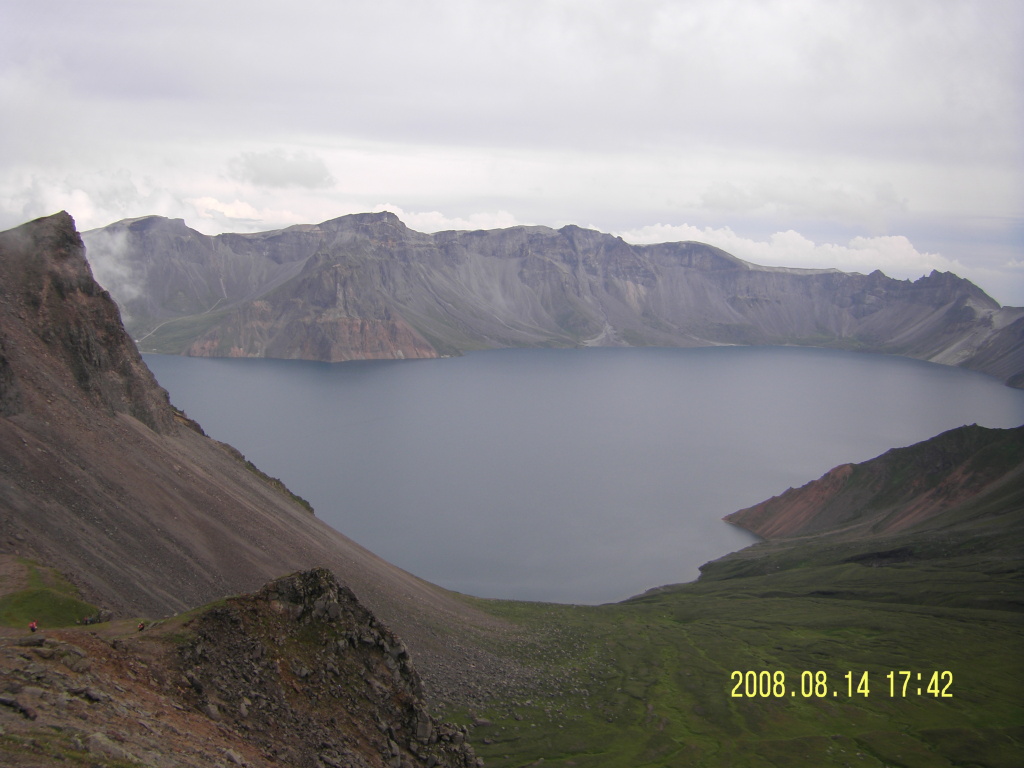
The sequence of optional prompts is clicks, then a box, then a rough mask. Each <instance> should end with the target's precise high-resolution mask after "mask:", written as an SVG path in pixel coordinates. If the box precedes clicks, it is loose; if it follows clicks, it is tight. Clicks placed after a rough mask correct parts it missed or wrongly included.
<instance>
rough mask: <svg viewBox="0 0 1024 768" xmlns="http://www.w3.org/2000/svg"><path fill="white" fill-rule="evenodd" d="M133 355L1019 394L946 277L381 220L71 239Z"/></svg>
mask: <svg viewBox="0 0 1024 768" xmlns="http://www.w3.org/2000/svg"><path fill="white" fill-rule="evenodd" d="M85 239H86V242H87V244H88V246H89V250H90V259H91V260H92V261H93V263H94V264H96V265H98V269H99V270H100V276H101V279H102V281H103V282H104V283H105V284H106V285H107V286H108V287H109V288H110V290H111V292H112V294H113V295H114V296H115V298H116V299H117V301H118V303H119V304H120V306H121V307H122V310H123V312H124V314H125V317H126V322H127V324H128V327H129V329H130V330H131V332H132V334H133V336H134V337H135V338H136V339H137V340H138V342H139V345H140V347H141V348H142V349H143V350H149V351H156V352H166V353H185V354H189V355H199V356H238V357H276V358H298V359H308V360H323V361H331V362H334V361H342V360H351V359H371V358H412V357H436V356H439V355H451V354H459V353H461V352H465V351H469V350H474V349H486V348H497V347H516V346H555V347H564V346H575V345H593V346H613V345H659V346H707V345H716V344H758V345H761V344H797V345H809V346H824V347H840V348H849V349H860V350H866V351H874V352H886V353H894V354H901V355H908V356H911V357H916V358H920V359H923V360H930V361H933V362H939V363H945V364H950V365H961V366H965V367H969V368H975V369H978V370H982V371H985V372H987V373H990V374H991V375H994V376H997V377H998V378H1000V379H1001V380H1003V381H1006V382H1008V383H1010V384H1012V385H1015V386H1020V385H1024V308H1018V307H1000V306H999V304H998V303H997V302H995V301H994V300H993V299H991V298H990V297H989V296H987V295H986V294H985V293H984V292H983V291H982V290H981V289H979V288H978V287H977V286H975V285H973V284H972V283H970V282H969V281H967V280H964V279H962V278H959V277H957V276H956V275H953V274H951V273H938V272H933V273H932V274H931V275H929V276H927V277H922V278H920V279H919V280H916V281H914V282H910V281H907V280H895V279H893V278H890V277H886V276H885V275H884V274H882V273H881V272H879V271H875V272H873V273H871V274H870V275H862V274H850V273H844V272H840V271H838V270H803V269H784V268H777V267H760V266H757V265H755V264H750V263H747V262H745V261H742V260H740V259H737V258H736V257H734V256H731V255H730V254H728V253H725V252H724V251H721V250H719V249H717V248H713V247H711V246H708V245H704V244H702V243H695V242H681V243H662V244H658V245H643V246H641V245H631V244H629V243H626V242H625V241H623V240H622V239H621V238H618V237H615V236H612V235H608V234H603V233H601V232H596V231H593V230H587V229H581V228H580V227H575V226H566V227H562V228H561V229H558V230H555V229H550V228H547V227H512V228H509V229H500V230H488V231H474V232H439V233H436V234H424V233H420V232H415V231H413V230H411V229H409V228H408V227H406V226H405V225H404V224H402V222H401V221H399V220H398V218H397V217H396V216H394V215H393V214H390V213H376V214H357V215H352V216H343V217H341V218H338V219H334V220H331V221H325V222H323V223H321V224H317V225H303V226H295V227H289V228H287V229H283V230H276V231H273V232H263V233H257V234H248V235H241V234H225V235H218V236H216V237H208V236H205V235H202V234H200V233H198V232H196V231H195V230H193V229H190V228H189V227H187V226H186V225H185V223H184V222H183V221H182V220H180V219H175V220H170V219H165V218H161V217H157V216H149V217H144V218H140V219H131V220H125V221H121V222H117V223H115V224H111V225H110V226H108V227H105V228H103V229H98V230H92V231H91V232H87V233H85Z"/></svg>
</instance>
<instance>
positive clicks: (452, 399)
mask: <svg viewBox="0 0 1024 768" xmlns="http://www.w3.org/2000/svg"><path fill="white" fill-rule="evenodd" d="M145 360H146V363H147V364H148V365H149V366H150V368H151V369H152V370H153V372H154V373H155V375H156V377H157V379H158V380H159V382H160V384H161V385H163V386H164V387H165V388H166V389H167V390H168V391H169V392H170V395H171V400H172V402H173V403H174V404H175V405H176V406H178V407H179V408H182V409H183V410H184V411H186V412H187V413H188V414H189V416H191V417H192V418H194V419H196V420H197V421H198V422H199V423H200V424H201V425H202V426H203V428H204V429H205V430H206V432H207V433H208V434H210V435H211V436H212V437H214V438H216V439H218V440H222V441H225V442H228V443H231V444H232V445H234V446H235V447H236V448H238V449H239V450H240V451H242V452H243V453H244V454H245V455H246V456H247V458H249V459H250V460H251V461H253V462H254V463H255V464H256V465H257V466H258V467H259V468H260V469H262V470H263V471H264V472H266V473H268V474H270V475H272V476H275V477H279V478H281V479H282V480H284V482H285V483H286V484H287V485H288V486H289V488H290V489H291V490H292V491H294V492H295V493H297V494H299V495H300V496H303V497H305V498H306V499H308V500H309V501H310V502H311V503H312V504H313V506H314V508H315V509H316V514H317V515H318V516H319V517H320V518H321V519H323V520H324V521H326V522H327V523H329V524H330V525H332V526H333V527H335V528H337V529H338V530H339V531H341V532H342V533H344V534H346V535H347V536H349V537H350V538H352V539H354V540H356V541H357V542H359V543H360V544H362V545H363V546H365V547H367V548H369V549H370V550H372V551H374V552H375V553H377V554H378V555H380V556H382V557H384V558H386V559H387V560H389V561H391V562H393V563H395V564H396V565H399V566H401V567H402V568H405V569H406V570H408V571H410V572H412V573H414V574H415V575H417V576H419V577H422V578H424V579H427V580H429V581H431V582H434V583H436V584H439V585H441V586H444V587H446V588H449V589H453V590H457V591H459V592H464V593H467V594H471V595H476V596H479V597H496V598H511V599H522V600H541V601H552V602H565V603H601V602H611V601H617V600H621V599H624V598H627V597H629V596H632V595H635V594H638V593H640V592H642V591H644V590H646V589H650V588H652V587H657V586H661V585H664V584H669V583H676V582H683V581H692V580H693V579H695V578H697V576H698V575H699V571H698V568H699V566H700V565H702V564H703V563H705V562H707V561H709V560H712V559H715V558H718V557H721V556H723V555H725V554H727V553H729V552H731V551H734V550H737V549H740V548H742V547H745V546H747V545H748V544H750V543H752V542H754V541H755V540H756V538H755V537H754V536H753V535H752V534H749V533H747V532H745V531H742V530H740V529H737V528H734V527H733V526H730V525H729V524H727V523H725V522H722V519H721V518H722V517H723V516H724V515H726V514H728V513H730V512H734V511H736V510H737V509H741V508H743V507H747V506H750V505H752V504H755V503H757V502H760V501H763V500H764V499H767V498H769V497H771V496H775V495H778V494H780V493H782V492H783V491H785V490H786V489H787V488H788V487H790V486H800V485H803V484H804V483H807V482H809V481H811V480H814V479H816V478H818V477H819V476H820V475H822V474H823V473H825V472H826V471H828V470H829V469H831V468H832V467H834V466H836V465H838V464H842V463H846V462H858V461H864V460H866V459H870V458H872V457H874V456H876V455H878V454H880V453H883V452H884V451H886V450H888V449H890V448H895V447H899V446H905V445H909V444H911V443H914V442H918V441H920V440H924V439H926V438H929V437H932V436H934V435H936V434H938V433H940V432H943V431H945V430H947V429H952V428H954V427H958V426H961V425H964V424H972V423H977V424H980V425H982V426H986V427H1013V426H1018V425H1020V424H1021V423H1024V391H1021V390H1015V389H1011V388H1008V387H1004V386H1002V385H1001V384H999V382H997V381H995V380H994V379H991V378H989V377H987V376H984V375H981V374H977V373H974V372H971V371H966V370H961V369H957V368H951V367H947V366H941V365H934V364H930V363H925V362H921V361H917V360H910V359H907V358H901V357H889V356H882V355H867V354H857V353H851V352H841V351H833V350H820V349H805V348H792V347H784V348H778V347H774V348H772V347H769V348H765V347H761V348H748V347H714V348H702V349H662V348H657V349H655V348H644V349H637V348H588V349H559V350H549V349H512V350H496V351H488V352H475V353H471V354H468V355H466V356H464V357H459V358H449V359H439V360H398V361H365V362H348V363H335V364H328V363H312V362H303V361H283V360H263V359H200V358H186V357H173V356H161V355H146V356H145Z"/></svg>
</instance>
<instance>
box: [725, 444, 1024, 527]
mask: <svg viewBox="0 0 1024 768" xmlns="http://www.w3.org/2000/svg"><path fill="white" fill-rule="evenodd" d="M990 499H998V500H999V505H998V506H1000V508H1006V509H1008V510H1010V511H1011V512H1016V514H1017V517H1018V518H1019V517H1020V515H1019V512H1020V510H1021V509H1022V508H1024V427H1017V428H1016V429H1005V430H1002V429H986V428H984V427H979V426H976V425H974V426H969V427H960V428H958V429H953V430H950V431H948V432H944V433H942V434H941V435H938V436H936V437H933V438H931V439H930V440H926V441H924V442H922V443H917V444H916V445H912V446H909V447H907V448H894V449H893V450H891V451H887V452H886V453H884V454H882V455H881V456H878V457H877V458H874V459H871V460H870V461H866V462H863V463H861V464H844V465H842V466H839V467H836V468H835V469H832V470H830V471H829V472H828V473H826V474H825V475H824V476H823V477H821V478H819V479H818V480H814V481H813V482H810V483H808V484H807V485H804V486H802V487H801V488H790V489H789V490H787V491H786V492H785V493H783V494H781V495H780V496H775V497H772V498H771V499H768V500H767V501H764V502H761V503H760V504H757V505H755V506H753V507H749V508H747V509H742V510H740V511H738V512H733V513H732V514H731V515H728V516H726V518H725V520H727V521H728V522H730V523H732V524H734V525H738V526H740V527H741V528H745V529H747V530H748V531H751V532H753V533H756V534H757V535H758V536H761V537H763V538H765V539H781V538H793V537H800V536H811V535H815V534H819V533H829V534H842V535H844V536H845V537H847V538H851V539H852V538H860V537H873V536H883V535H892V534H897V533H901V532H904V531H910V530H914V531H920V530H924V529H928V528H932V527H935V526H939V525H947V526H948V525H952V524H954V523H956V524H962V523H964V522H965V515H968V516H969V515H970V514H973V513H970V512H965V510H973V509H980V508H983V507H984V504H985V503H986V500H990Z"/></svg>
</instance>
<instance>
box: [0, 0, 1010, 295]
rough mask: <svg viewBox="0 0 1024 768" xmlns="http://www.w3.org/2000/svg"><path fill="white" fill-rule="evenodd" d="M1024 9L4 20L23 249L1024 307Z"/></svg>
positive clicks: (436, 5) (253, 6)
mask: <svg viewBox="0 0 1024 768" xmlns="http://www.w3.org/2000/svg"><path fill="white" fill-rule="evenodd" d="M1022 40H1024V3H1022V2H1020V0H924V1H921V2H917V1H916V0H828V1H827V2H826V1H825V0H813V1H811V0H808V1H805V2H796V1H792V2H790V1H786V2H771V1H768V0H765V1H759V0H734V1H731V2H730V1H729V0H715V2H690V1H687V0H674V1H672V0H621V1H614V0H604V1H603V0H536V1H531V0H461V1H458V0H438V1H436V2H431V1H430V0H391V1H389V0H372V1H370V0H366V1H359V2H356V1H346V0H338V1H336V2H308V1H307V2H303V1H301V0H299V1H298V2H297V1H296V0H292V1H291V2H289V3H287V4H286V3H269V2H265V0H248V1H247V2H244V3H242V2H234V1H227V0H218V1H217V2H192V1H191V0H176V1H175V2H173V3H172V2H144V1H143V0H131V1H125V2H105V1H104V0H91V1H90V2H83V1H82V0H73V1H65V0H58V1H50V0H33V2H19V1H18V0H11V1H9V2H3V3H2V4H0V228H7V227H9V226H14V225H16V224H19V223H21V222H23V221H26V220H28V219H31V218H35V217H37V216H43V215H47V214H50V213H54V212H56V211H58V210H61V209H66V210H68V211H69V212H70V213H71V214H72V215H73V216H74V217H75V219H76V221H77V222H78V225H79V228H80V229H83V230H84V229H90V228H93V227H98V226H103V225H105V224H109V223H111V222H113V221H116V220H118V219H122V218H126V217H135V216H142V215H146V214H161V215H164V216H171V217H176V218H183V219H184V220H185V221H186V222H187V223H188V224H189V225H190V226H192V227H194V228H196V229H198V230H200V231H202V232H206V233H211V234H212V233H217V232H223V231H258V230H265V229H273V228H277V227H281V226H286V225H289V224H295V223H315V222H319V221H323V220H325V219H330V218H334V217H336V216H340V215H343V214H346V213H355V212H359V211H368V210H383V209H388V210H393V211H395V212H396V213H398V214H399V216H401V217H402V219H403V220H404V221H405V222H406V223H407V224H408V225H409V226H410V227H412V228H414V229H418V230H421V231H436V230H439V229H465V228H490V227H503V226H510V225H513V224H545V225H549V226H561V225H563V224H568V223H572V224H579V225H581V226H587V227H593V228H595V229H600V230H602V231H606V232H614V233H616V234H619V235H622V236H623V237H624V238H625V239H626V240H628V241H632V242H657V241H667V240H684V239H693V240H702V241H705V242H710V243H714V244H716V245H719V246H721V247H723V248H725V249H726V250H729V251H730V252H732V253H734V254H736V255H737V256H740V257H741V258H745V259H748V260H750V261H755V262H759V263H765V264H772V265H783V266H808V267H832V266H835V267H839V268H841V269H846V270H851V271H861V272H867V271H871V270H873V269H876V268H880V269H882V270H883V271H884V272H886V273H887V274H890V275H893V276H896V277H901V278H904V277H909V278H916V277H918V276H920V275H922V274H926V273H927V272H929V271H930V270H931V269H939V270H952V271H954V272H957V273H958V274H961V275H963V276H965V277H968V278H970V279H972V280H974V281H975V282H977V283H978V284H979V285H980V286H981V287H982V288H984V289H985V290H986V291H988V292H989V293H990V294H991V295H992V296H993V297H995V298H996V299H998V300H999V301H1001V302H1002V303H1004V304H1016V305H1024V181H1022V179H1024V82H1022V81H1024V55H1022V44H1021V41H1022Z"/></svg>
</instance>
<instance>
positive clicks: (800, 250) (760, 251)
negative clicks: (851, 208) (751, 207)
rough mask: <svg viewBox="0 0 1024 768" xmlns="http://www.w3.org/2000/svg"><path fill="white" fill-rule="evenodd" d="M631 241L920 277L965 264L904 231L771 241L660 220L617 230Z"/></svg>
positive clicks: (779, 236)
mask: <svg viewBox="0 0 1024 768" xmlns="http://www.w3.org/2000/svg"><path fill="white" fill-rule="evenodd" d="M617 234H618V235H619V236H620V237H622V239H623V240H626V241H627V242H630V243H663V242H673V241H679V240H695V241H698V242H702V243H707V244H709V245H714V246H716V247H718V248H721V249H722V250H724V251H727V252H729V253H731V254H733V255H734V256H738V257H739V258H741V259H743V260H744V261H749V262H751V263H754V264H760V265H763V266H771V267H800V268H805V269H826V268H835V269H841V270H843V271H844V272H861V273H864V274H867V273H869V272H873V271H874V270H876V269H880V270H882V271H883V272H885V274H887V275H889V276H890V277H897V278H901V279H903V278H917V277H920V276H921V275H924V274H928V273H929V272H931V271H932V270H933V269H937V270H939V271H940V272H957V273H959V274H963V273H964V265H963V264H961V263H959V262H958V261H956V260H955V259H948V258H945V257H944V256H942V255H941V254H937V253H927V252H921V251H918V250H917V249H916V248H915V247H914V245H913V244H912V243H911V242H910V240H908V239H907V238H906V237H903V236H882V237H855V238H853V239H852V240H850V241H849V242H848V243H847V244H846V245H841V244H836V243H816V242H814V241H813V240H811V239H809V238H807V237H805V236H804V235H802V234H800V233H799V232H794V231H793V230H787V231H785V232H776V233H775V234H773V235H772V236H771V237H769V238H768V239H767V240H753V239H750V238H746V237H742V236H740V235H738V234H736V233H735V232H733V231H732V230H731V229H729V228H720V229H712V228H710V227H705V228H703V229H701V228H699V227H694V226H691V225H689V224H681V225H666V224H654V225H652V226H648V227H641V228H639V229H635V230H630V231H623V232H618V233H617Z"/></svg>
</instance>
